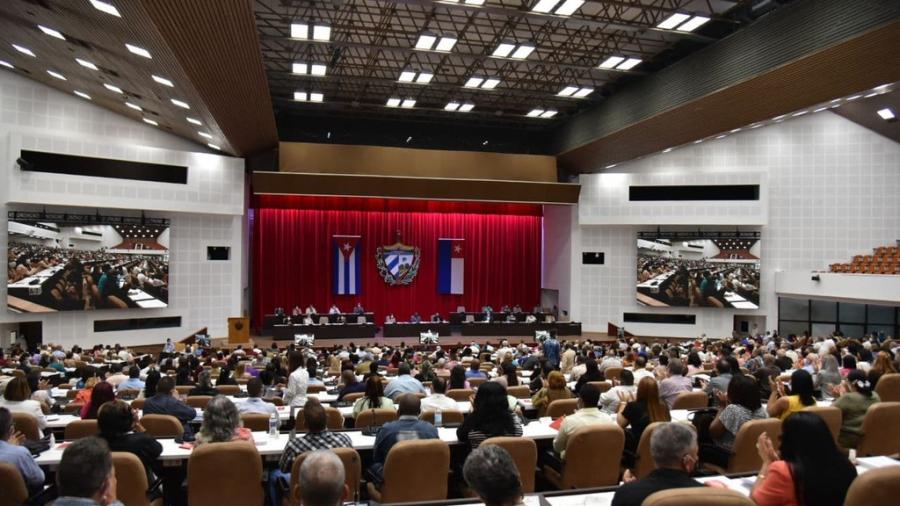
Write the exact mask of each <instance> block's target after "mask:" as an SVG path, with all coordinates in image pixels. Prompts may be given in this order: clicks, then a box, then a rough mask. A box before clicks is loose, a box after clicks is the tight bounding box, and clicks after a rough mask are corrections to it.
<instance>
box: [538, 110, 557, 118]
mask: <svg viewBox="0 0 900 506" xmlns="http://www.w3.org/2000/svg"><path fill="white" fill-rule="evenodd" d="M556 113H557V111H555V110H553V109H548V110H546V111H544V112H542V113H541V115H540V117H541V118H545V119H547V118H552V117H553V116H556Z"/></svg>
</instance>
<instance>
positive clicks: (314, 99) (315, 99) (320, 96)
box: [309, 91, 325, 102]
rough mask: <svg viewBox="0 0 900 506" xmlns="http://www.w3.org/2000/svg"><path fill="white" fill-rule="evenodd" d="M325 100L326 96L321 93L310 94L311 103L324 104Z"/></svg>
mask: <svg viewBox="0 0 900 506" xmlns="http://www.w3.org/2000/svg"><path fill="white" fill-rule="evenodd" d="M324 100H325V95H323V94H322V93H320V92H316V91H314V92H311V93H310V94H309V101H310V102H322V101H324Z"/></svg>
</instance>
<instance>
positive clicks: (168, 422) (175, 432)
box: [141, 415, 184, 438]
mask: <svg viewBox="0 0 900 506" xmlns="http://www.w3.org/2000/svg"><path fill="white" fill-rule="evenodd" d="M141 426H142V427H144V429H145V430H146V431H147V434H150V435H151V436H153V437H165V438H169V437H173V438H176V437H181V435H182V434H184V427H183V426H182V425H181V422H179V421H178V419H177V418H175V417H174V416H172V415H144V416H142V417H141Z"/></svg>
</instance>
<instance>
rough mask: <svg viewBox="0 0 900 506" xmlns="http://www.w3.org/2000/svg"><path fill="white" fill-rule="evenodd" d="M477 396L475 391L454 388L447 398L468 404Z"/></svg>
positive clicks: (448, 391) (449, 391) (448, 392)
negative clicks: (467, 402)
mask: <svg viewBox="0 0 900 506" xmlns="http://www.w3.org/2000/svg"><path fill="white" fill-rule="evenodd" d="M474 395H475V390H472V389H471V388H454V389H452V390H447V397H449V398H451V399H453V400H454V401H457V402H466V401H468V400H469V399H470V398H471V397H472V396H474Z"/></svg>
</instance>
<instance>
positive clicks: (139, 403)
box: [131, 399, 146, 411]
mask: <svg viewBox="0 0 900 506" xmlns="http://www.w3.org/2000/svg"><path fill="white" fill-rule="evenodd" d="M144 402H146V401H145V400H144V399H135V400H133V401H131V409H136V410H138V411H140V410H142V409H144Z"/></svg>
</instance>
